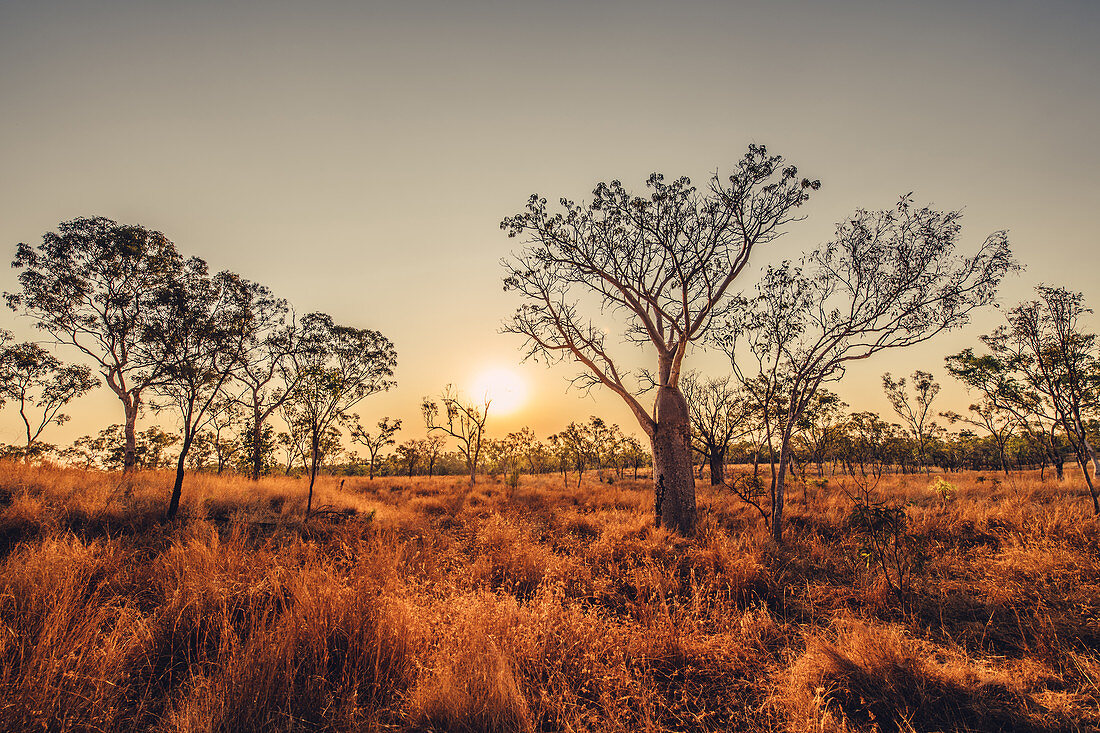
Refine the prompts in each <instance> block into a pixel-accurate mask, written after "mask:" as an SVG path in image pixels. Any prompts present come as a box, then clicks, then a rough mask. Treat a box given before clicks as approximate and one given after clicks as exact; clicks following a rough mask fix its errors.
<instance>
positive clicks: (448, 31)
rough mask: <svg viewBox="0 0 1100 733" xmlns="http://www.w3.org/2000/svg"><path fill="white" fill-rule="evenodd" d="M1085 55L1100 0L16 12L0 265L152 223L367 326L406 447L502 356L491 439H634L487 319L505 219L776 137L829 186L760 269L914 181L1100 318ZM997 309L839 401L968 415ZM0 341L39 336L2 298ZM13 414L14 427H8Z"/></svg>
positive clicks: (0, 89)
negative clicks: (8, 333) (590, 432)
mask: <svg viewBox="0 0 1100 733" xmlns="http://www.w3.org/2000/svg"><path fill="white" fill-rule="evenodd" d="M1098 37H1100V4H1098V3H1094V2H1043V3H1039V2H907V3H897V2H882V1H881V0H879V1H871V2H810V1H808V0H807V1H805V2H782V1H776V0H772V1H769V2H696V1H691V0H686V1H683V2H600V1H598V0H589V1H588V2H576V1H573V0H557V1H555V2H543V3H520V2H504V1H493V2H454V1H452V2H400V3H398V2H393V3H386V4H382V3H369V2H319V1H318V2H310V3H283V2H279V3H275V2H264V3H259V2H256V3H251V2H200V1H191V2H178V3H154V2H110V1H104V0H101V1H100V2H79V3H66V2H48V3H46V2H17V1H13V0H3V1H2V2H0V100H3V105H2V106H3V114H0V247H2V248H7V249H6V251H8V252H9V253H11V252H14V248H15V245H16V243H17V242H20V241H27V242H37V241H40V239H41V236H42V234H43V233H44V232H46V231H47V230H50V229H53V228H54V227H56V225H57V223H58V222H59V221H62V220H67V219H71V218H74V217H77V216H85V215H103V216H108V217H111V218H114V219H117V220H119V221H122V222H128V223H141V224H143V225H145V226H147V227H150V228H154V229H158V230H161V231H163V232H164V233H165V234H167V235H168V236H169V237H170V238H171V239H172V240H173V241H174V242H175V243H176V244H177V246H178V247H179V248H180V250H181V251H183V252H184V253H187V254H197V255H200V256H202V257H204V258H206V259H207V261H208V262H209V263H210V265H211V267H212V268H213V269H223V268H229V269H232V270H235V271H237V272H240V273H241V274H242V275H244V276H245V277H248V278H250V279H253V280H257V281H259V282H263V283H265V284H267V285H268V286H270V287H271V288H272V289H273V290H274V291H276V292H277V293H278V294H280V295H282V296H283V297H286V298H287V299H288V300H289V301H290V302H291V303H292V304H293V305H294V306H295V308H296V309H297V310H298V311H299V312H303V313H304V312H307V311H311V310H321V311H326V312H328V313H331V314H332V315H333V316H334V317H335V318H336V319H337V320H338V321H341V322H344V323H347V324H349V325H354V326H358V327H369V328H374V329H377V330H380V331H381V332H382V333H384V334H385V335H386V336H388V337H389V338H390V339H391V340H393V341H394V343H395V344H396V346H397V350H398V358H399V368H398V374H397V377H398V382H399V386H398V387H397V388H396V389H395V390H394V391H392V392H391V393H388V394H385V395H381V396H376V397H372V398H370V399H369V400H368V401H367V402H365V403H363V404H362V405H361V412H362V413H363V415H364V417H365V419H367V420H368V421H370V422H373V421H374V420H376V419H377V418H378V417H381V416H382V415H391V416H395V417H402V418H404V419H405V420H406V421H407V425H408V427H409V429H408V430H406V431H404V433H403V437H416V436H419V435H422V433H423V429H422V427H421V423H420V421H419V412H418V404H419V400H420V398H421V397H422V396H423V395H425V394H429V393H435V392H438V391H439V390H440V389H441V388H442V387H443V386H444V385H445V384H446V383H448V382H455V383H457V384H459V385H460V386H468V385H471V384H472V383H473V382H474V380H475V378H476V377H477V375H478V374H479V373H480V372H482V371H484V370H485V369H487V368H489V367H492V366H500V367H514V368H515V369H516V371H517V373H518V374H520V375H521V376H522V377H523V378H524V379H525V380H526V381H527V382H528V383H529V384H530V389H531V399H530V401H529V403H528V406H527V408H525V409H524V410H522V411H519V412H517V413H515V414H514V415H510V416H507V417H504V416H501V417H500V418H499V419H495V420H491V422H490V427H491V432H492V433H494V434H502V433H503V432H505V431H508V430H513V429H516V428H518V427H519V426H521V425H523V424H529V425H531V426H532V427H533V428H534V429H535V430H536V432H537V433H538V434H539V435H540V437H545V435H546V434H547V433H549V432H553V431H556V430H559V429H560V428H561V427H562V426H563V425H564V424H565V423H567V422H568V421H570V420H574V419H585V418H586V417H587V416H588V415H590V414H601V415H603V416H605V417H607V418H609V419H611V420H613V421H616V422H619V423H620V424H621V425H623V426H624V427H626V428H627V429H628V431H637V426H636V423H634V422H633V418H632V417H631V416H630V415H629V413H628V412H627V411H626V409H625V407H623V406H622V405H621V403H620V402H619V401H618V398H616V397H614V395H600V394H597V393H594V394H593V395H592V396H590V397H587V398H585V397H583V396H581V395H578V394H577V393H576V392H570V393H568V394H566V392H565V389H566V378H567V377H568V376H570V375H571V374H572V369H571V368H568V367H557V368H554V369H550V370H547V369H546V368H544V367H542V366H540V365H524V366H519V365H518V361H519V358H520V346H521V340H520V339H519V338H518V337H514V336H507V335H500V334H498V332H497V331H498V329H499V327H500V323H501V321H502V320H503V319H505V318H506V317H507V316H508V315H509V313H510V312H511V310H512V309H513V308H514V307H515V305H516V304H517V303H516V301H515V300H514V299H513V296H512V295H511V294H507V293H504V292H502V289H501V284H500V279H501V275H502V272H501V269H500V267H499V265H498V261H499V259H500V258H501V257H503V256H504V255H506V254H507V253H508V251H509V250H510V249H511V248H513V247H515V246H516V242H514V241H512V240H509V239H507V237H506V236H505V235H504V234H503V233H502V232H501V231H500V230H499V228H498V226H499V222H500V220H501V218H503V217H504V216H507V215H510V214H512V213H515V212H517V211H519V210H520V209H521V208H522V207H523V205H524V202H525V200H526V198H527V196H528V194H530V193H532V192H535V191H537V192H539V193H542V194H544V195H547V196H548V198H550V199H551V200H554V199H556V198H558V197H560V196H569V197H570V198H574V199H583V198H585V197H586V196H587V195H588V193H589V192H590V191H591V189H592V187H593V185H594V184H595V183H596V182H597V181H599V180H610V179H612V178H619V179H620V180H622V181H624V182H625V183H628V184H631V185H636V186H637V187H638V188H640V187H641V182H642V181H643V180H644V179H645V177H646V175H647V174H648V173H649V172H651V171H654V170H658V171H663V172H665V173H666V174H668V175H670V176H671V175H681V174H687V175H689V176H691V177H692V178H693V180H695V181H696V182H697V183H703V182H705V179H706V177H707V176H708V175H709V173H711V172H713V171H714V170H715V169H716V168H720V169H727V168H729V167H730V165H731V164H732V163H733V162H735V161H736V160H737V158H738V157H740V155H741V154H742V153H743V151H744V149H745V147H746V145H747V144H748V143H750V142H757V143H764V144H767V145H768V147H769V148H770V149H771V150H773V151H774V152H779V153H782V154H783V155H784V156H786V157H787V159H788V160H789V161H790V162H792V163H794V164H796V165H797V166H799V168H800V170H801V171H802V172H803V173H804V174H806V175H808V176H810V177H814V178H820V179H821V181H822V184H823V188H822V190H821V191H820V192H819V193H818V195H817V196H816V197H815V198H814V199H813V200H812V201H811V202H810V204H808V205H807V206H806V207H805V208H804V213H805V214H806V215H807V219H806V220H805V221H803V222H801V223H799V224H796V225H793V226H791V228H790V230H789V231H790V233H789V234H788V235H787V236H786V237H784V238H783V239H782V240H781V241H780V242H777V243H775V245H773V246H770V247H768V248H765V249H761V250H759V251H758V252H757V253H756V254H755V256H754V261H753V267H754V272H753V276H755V269H756V268H758V267H759V266H761V265H764V264H767V263H768V262H774V261H777V260H779V259H781V258H783V257H790V256H796V255H797V254H798V253H800V252H802V251H804V250H806V249H809V248H811V247H813V246H814V245H816V244H818V243H819V242H821V241H822V240H823V239H825V238H827V237H828V236H829V235H830V234H831V232H832V228H833V224H834V222H835V221H837V220H839V219H842V218H843V217H845V216H846V215H847V214H848V213H849V212H850V211H851V210H852V209H854V208H856V207H864V208H884V207H889V206H891V205H892V204H893V203H894V202H895V201H896V200H897V197H898V195H900V194H902V193H905V192H908V191H914V192H915V198H916V200H917V201H918V202H921V203H932V204H934V205H936V206H938V207H941V208H945V209H946V208H963V209H964V211H965V218H964V232H963V241H964V243H965V244H966V246H967V248H968V249H972V248H974V247H976V246H977V245H978V243H979V242H980V241H981V240H982V239H983V238H984V237H985V236H986V235H987V234H988V233H989V232H991V231H993V230H995V229H1008V230H1009V234H1010V240H1011V242H1012V245H1013V248H1014V250H1015V251H1016V253H1017V255H1018V257H1019V259H1020V260H1021V261H1022V262H1023V263H1024V264H1026V266H1027V270H1026V271H1025V272H1024V273H1023V274H1022V275H1021V276H1019V277H1016V278H1013V279H1012V280H1011V281H1009V282H1008V283H1006V285H1005V286H1004V288H1003V289H1002V298H1001V300H1002V302H1003V303H1005V304H1006V305H1012V304H1014V303H1016V302H1018V301H1019V300H1021V299H1022V298H1025V297H1028V296H1029V294H1030V289H1031V288H1032V287H1033V286H1034V285H1035V284H1036V283H1039V282H1047V283H1052V284H1058V285H1065V286H1068V287H1070V288H1073V289H1076V290H1082V291H1084V293H1085V296H1086V301H1087V302H1088V303H1089V304H1091V305H1093V306H1100V301H1098V299H1097V297H1096V296H1097V295H1098V294H1100V293H1098V291H1097V288H1096V287H1095V279H1096V271H1097V245H1098V240H1097V237H1096V224H1097V222H1096V216H1097V211H1098V210H1100V207H1098V204H1100V182H1098V178H1097V176H1096V173H1095V171H1097V170H1098V169H1100V142H1098V140H1097V137H1096V129H1097V124H1098V123H1097V121H1098V119H1100V52H1098V50H1097V46H1096V39H1097V38H1098ZM751 280H752V279H751V278H746V279H745V280H744V282H743V283H741V285H742V286H743V287H745V288H747V287H749V286H751ZM15 285H16V282H15V277H14V274H13V273H12V272H11V271H10V270H8V269H7V268H4V270H2V271H0V288H2V289H4V290H12V289H13V288H14V287H15ZM999 318H1000V314H998V313H997V312H995V311H989V312H988V313H986V314H983V315H982V316H980V317H978V318H976V319H975V321H974V323H973V324H972V325H971V327H970V328H968V329H967V330H966V331H963V332H960V333H957V334H952V335H949V336H945V337H940V338H937V339H936V340H934V341H932V342H930V343H928V344H926V345H923V346H921V347H918V348H914V349H911V350H909V351H906V352H900V353H894V354H882V355H880V356H878V357H876V358H874V359H871V360H868V362H866V363H863V364H860V365H859V367H858V368H857V369H853V370H852V371H851V372H850V374H849V378H848V379H847V380H846V381H845V382H844V383H843V384H842V385H841V386H840V388H839V390H838V391H839V392H840V393H841V395H842V396H843V397H844V398H845V399H846V400H847V401H848V402H849V403H851V404H852V406H853V408H856V409H877V410H883V411H885V410H888V408H887V406H886V403H885V400H884V399H883V398H882V396H881V388H880V382H879V379H880V376H881V374H882V373H883V372H884V371H887V370H891V371H893V372H894V373H895V374H899V373H906V372H909V371H912V369H914V368H922V369H926V370H930V371H933V372H934V373H936V374H937V375H939V376H940V377H941V381H943V382H944V391H943V394H942V397H941V399H942V400H943V402H942V404H940V405H938V406H937V409H947V408H949V407H952V408H955V409H960V410H963V409H965V406H966V404H967V403H966V399H967V398H966V395H965V393H964V392H963V391H962V390H961V388H959V387H957V386H956V385H954V384H950V381H951V380H950V378H949V377H947V376H946V375H945V374H944V372H943V369H942V364H943V356H944V354H946V353H950V352H952V351H956V350H958V349H959V348H962V347H963V346H966V345H970V344H972V343H974V342H975V341H976V337H977V335H978V334H980V333H984V332H985V331H987V330H989V329H990V328H992V327H993V326H994V325H995V324H996V323H997V322H998V320H999ZM0 326H3V327H7V328H11V329H13V330H14V331H15V332H16V334H17V336H19V337H21V338H28V337H32V336H34V331H33V330H32V329H31V328H30V325H29V323H28V322H27V321H26V320H25V319H17V318H16V316H15V315H14V314H12V313H10V312H9V313H8V314H7V315H0ZM624 351H625V352H626V353H627V354H628V356H629V358H630V359H631V360H632V361H637V360H638V359H639V358H640V357H639V355H637V354H634V353H632V352H631V349H630V347H624ZM58 353H59V355H62V356H63V358H75V355H73V354H72V353H71V352H67V351H58ZM691 362H694V363H697V364H699V365H705V366H706V368H707V370H708V371H710V372H712V373H719V372H720V371H722V370H723V369H724V368H726V366H725V365H724V364H723V361H722V359H721V358H720V357H718V356H716V355H709V354H695V355H692V357H690V359H689V364H690V363H691ZM71 413H72V414H73V416H74V419H73V421H72V422H71V424H69V425H67V426H65V427H64V428H63V429H57V428H53V429H50V430H49V431H47V433H46V434H45V435H44V436H43V437H44V439H46V440H49V441H51V442H66V441H68V440H70V439H71V438H73V437H75V436H77V435H81V434H84V433H94V432H96V431H97V430H98V429H99V428H101V427H103V426H104V425H105V424H107V423H109V422H119V421H120V420H121V409H120V407H119V405H118V402H117V400H115V398H114V396H113V395H111V394H110V393H109V392H107V391H106V390H105V389H103V390H99V391H98V392H97V393H95V394H94V395H90V396H88V397H85V398H83V399H82V400H81V401H80V402H78V403H75V404H74V405H73V407H72V409H71ZM17 425H18V416H17V415H16V414H15V411H14V410H13V409H12V408H11V407H10V406H9V407H8V408H5V409H4V411H3V412H0V440H3V441H6V442H17V441H18V440H19V430H18V428H17Z"/></svg>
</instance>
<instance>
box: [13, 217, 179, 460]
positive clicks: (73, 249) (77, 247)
mask: <svg viewBox="0 0 1100 733" xmlns="http://www.w3.org/2000/svg"><path fill="white" fill-rule="evenodd" d="M180 262H181V257H180V255H179V253H178V252H176V248H175V246H174V245H173V244H172V243H171V242H170V241H168V239H167V237H165V236H164V235H163V234H161V233H160V232H156V231H151V230H148V229H145V228H144V227H141V226H133V225H126V224H118V223H117V222H114V221H112V220H110V219H105V218H103V217H95V218H80V219H73V220H72V221H68V222H62V223H61V224H59V225H58V227H57V231H56V232H47V233H46V234H45V235H44V236H43V237H42V242H41V244H39V245H37V247H35V246H32V245H29V244H24V243H20V244H19V246H18V248H17V249H16V253H15V259H14V261H13V262H12V267H14V268H16V269H21V270H22V272H20V273H19V284H20V286H21V287H22V292H20V293H17V294H12V293H5V294H4V297H5V299H6V300H7V303H8V306H9V307H11V308H12V309H13V310H17V311H18V310H21V311H22V312H23V313H25V314H26V315H28V316H30V317H31V318H34V319H35V321H36V324H35V325H36V326H37V327H38V328H40V329H42V330H44V331H46V332H47V333H49V334H50V335H51V336H52V337H53V339H54V340H55V341H56V342H57V343H59V344H68V345H70V346H74V347H76V348H77V349H79V350H80V351H81V352H83V353H84V354H86V355H87V356H88V357H90V358H91V359H93V360H94V361H95V363H96V364H97V365H98V369H99V371H100V372H101V373H102V375H103V378H104V381H105V382H106V383H107V386H108V387H110V388H111V391H112V392H114V394H115V396H117V397H118V399H119V401H120V402H122V409H123V414H124V417H125V421H124V423H123V430H124V434H125V441H126V445H125V457H124V460H123V470H124V471H129V470H131V469H132V468H133V467H134V465H135V462H136V458H135V451H136V448H137V438H136V434H137V428H136V425H137V418H138V415H139V414H140V412H141V408H142V404H143V394H144V391H145V390H146V389H147V388H148V387H150V385H153V384H155V383H156V381H157V380H158V379H159V377H160V364H159V363H158V362H155V361H154V362H150V361H146V360H144V359H143V358H142V357H141V351H140V350H139V349H137V348H136V347H137V344H138V341H139V340H140V338H141V335H142V332H143V329H144V327H145V314H146V309H147V307H148V304H149V302H150V299H151V298H152V294H153V293H155V292H157V291H158V290H159V289H160V288H161V287H162V285H163V284H164V282H165V278H166V277H168V276H169V275H170V274H171V273H172V272H174V271H175V270H176V269H177V268H178V267H179V264H180Z"/></svg>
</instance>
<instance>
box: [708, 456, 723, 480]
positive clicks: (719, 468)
mask: <svg viewBox="0 0 1100 733" xmlns="http://www.w3.org/2000/svg"><path fill="white" fill-rule="evenodd" d="M725 478H726V457H725V456H724V455H722V452H721V451H718V450H712V451H711V453H710V485H711V486H717V485H719V484H720V483H722V481H723V480H724V479H725Z"/></svg>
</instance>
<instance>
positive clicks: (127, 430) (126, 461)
mask: <svg viewBox="0 0 1100 733" xmlns="http://www.w3.org/2000/svg"><path fill="white" fill-rule="evenodd" d="M139 407H140V402H139V400H138V398H136V397H131V398H130V399H129V400H125V401H123V403H122V409H123V412H124V414H125V415H126V422H125V424H124V426H123V431H122V432H123V435H124V437H125V440H126V446H125V448H124V449H123V453H122V472H123V473H130V472H131V471H133V470H134V467H135V466H136V465H137V417H138V409H139Z"/></svg>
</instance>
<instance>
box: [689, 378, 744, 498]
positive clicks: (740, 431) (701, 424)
mask: <svg viewBox="0 0 1100 733" xmlns="http://www.w3.org/2000/svg"><path fill="white" fill-rule="evenodd" d="M681 388H682V390H683V393H684V399H686V400H687V406H688V417H689V418H690V420H691V437H692V447H694V448H695V451H696V452H697V453H699V455H700V456H702V458H703V460H704V461H706V462H707V465H708V466H709V467H710V483H711V485H718V484H721V483H722V482H723V481H724V480H725V476H726V454H727V453H728V452H729V446H730V443H731V442H733V441H734V440H737V439H738V438H741V437H743V436H745V435H746V434H747V433H748V431H747V425H746V423H747V418H748V413H749V411H750V408H751V401H749V400H747V399H746V398H745V396H744V395H743V394H741V392H740V390H738V389H737V385H736V384H734V383H733V380H732V378H731V377H730V376H728V375H727V376H725V377H717V378H711V379H708V378H706V377H703V376H701V375H699V374H696V373H695V372H688V373H687V374H684V376H683V377H682V378H681Z"/></svg>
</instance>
